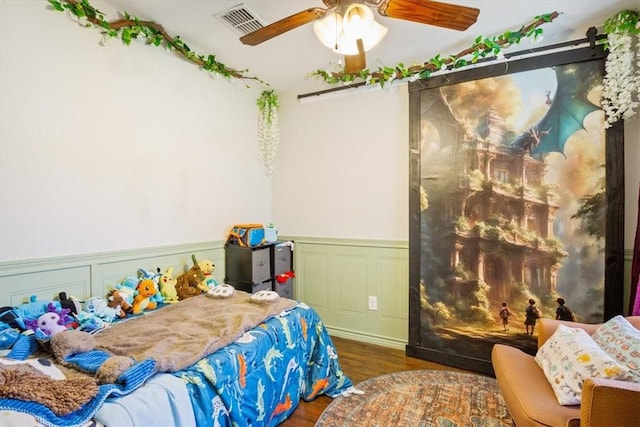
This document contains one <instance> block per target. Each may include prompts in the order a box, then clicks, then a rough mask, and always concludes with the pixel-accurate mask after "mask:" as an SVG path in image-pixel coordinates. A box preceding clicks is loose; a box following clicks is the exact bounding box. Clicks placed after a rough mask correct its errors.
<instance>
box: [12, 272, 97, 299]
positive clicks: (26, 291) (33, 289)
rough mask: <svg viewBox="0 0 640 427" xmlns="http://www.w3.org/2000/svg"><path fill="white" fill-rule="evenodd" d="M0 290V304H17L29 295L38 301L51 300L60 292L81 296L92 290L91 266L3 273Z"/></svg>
mask: <svg viewBox="0 0 640 427" xmlns="http://www.w3.org/2000/svg"><path fill="white" fill-rule="evenodd" d="M0 289H1V290H2V292H0V307H15V306H18V305H20V304H23V303H25V302H28V301H29V300H30V298H31V297H32V296H35V297H36V300H37V301H43V302H44V301H52V300H54V299H57V297H58V293H60V292H61V291H64V292H66V294H67V296H71V295H73V296H77V297H78V298H83V297H85V296H86V295H89V293H90V290H91V268H90V267H89V266H84V267H72V268H60V269H56V270H46V271H38V272H29V273H25V274H12V275H9V276H2V277H0Z"/></svg>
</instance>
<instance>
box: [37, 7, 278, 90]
mask: <svg viewBox="0 0 640 427" xmlns="http://www.w3.org/2000/svg"><path fill="white" fill-rule="evenodd" d="M47 1H48V2H49V4H50V5H51V6H52V7H53V9H55V10H57V11H60V12H64V11H67V12H68V13H69V14H70V15H73V16H75V17H76V19H77V20H78V22H79V23H80V24H81V25H83V26H94V27H96V28H99V29H100V30H102V34H103V35H104V36H105V37H111V38H119V39H120V40H122V43H124V44H125V45H126V46H129V45H130V44H131V41H132V40H134V39H144V40H146V43H147V44H152V45H154V46H161V47H164V48H166V49H169V50H171V51H173V52H175V53H176V54H177V55H178V56H181V57H182V58H184V59H186V60H187V61H189V62H191V63H193V64H195V65H197V66H199V67H200V68H202V69H203V70H205V71H208V72H211V73H214V74H218V75H220V76H223V77H225V78H227V79H231V78H235V79H240V80H243V81H246V80H255V81H258V82H260V83H262V84H265V85H266V83H265V82H263V81H262V80H260V79H259V78H257V77H254V76H250V75H248V74H247V72H248V71H247V70H236V69H234V68H229V67H227V66H226V65H224V64H223V63H222V62H219V61H217V60H216V57H215V55H206V56H205V55H199V54H197V53H195V52H194V51H192V50H191V49H190V48H189V46H188V45H187V44H186V43H185V42H184V41H183V40H182V39H180V37H179V36H176V37H172V36H171V35H169V34H168V33H167V32H166V31H165V29H164V27H162V25H160V24H156V23H155V22H152V21H143V20H140V19H138V18H136V17H131V16H130V15H129V14H128V13H127V12H122V16H123V17H122V18H121V19H117V20H115V21H107V20H106V19H105V17H104V14H103V13H102V12H100V11H99V10H98V9H96V8H95V7H93V6H91V4H90V3H89V1H88V0H47Z"/></svg>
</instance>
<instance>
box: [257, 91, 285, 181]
mask: <svg viewBox="0 0 640 427" xmlns="http://www.w3.org/2000/svg"><path fill="white" fill-rule="evenodd" d="M257 104H258V145H259V147H260V152H259V153H258V159H260V160H262V163H263V164H264V166H265V168H266V169H267V174H268V175H271V173H272V172H273V168H274V162H275V158H276V154H277V153H278V145H279V144H280V132H279V130H278V110H279V109H280V105H279V104H278V95H277V94H276V93H275V92H274V91H273V90H265V91H263V92H262V94H261V95H260V97H259V98H258V101H257Z"/></svg>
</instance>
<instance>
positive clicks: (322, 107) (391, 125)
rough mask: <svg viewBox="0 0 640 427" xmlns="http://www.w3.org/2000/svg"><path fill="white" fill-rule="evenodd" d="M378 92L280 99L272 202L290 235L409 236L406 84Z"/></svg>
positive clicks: (280, 223) (277, 219)
mask: <svg viewBox="0 0 640 427" xmlns="http://www.w3.org/2000/svg"><path fill="white" fill-rule="evenodd" d="M373 89H374V90H364V91H362V93H357V94H355V95H347V96H339V97H336V98H331V99H327V100H321V101H318V102H313V103H308V104H303V105H300V104H299V103H298V101H297V99H295V98H292V99H283V100H282V102H281V105H282V113H281V119H280V123H281V126H282V132H281V144H280V151H279V153H278V157H277V159H276V168H275V171H274V173H273V177H272V180H273V187H272V191H273V200H272V202H273V219H274V222H275V223H276V225H277V226H280V229H281V231H282V232H284V233H285V234H287V235H295V236H316V237H340V238H367V239H382V240H404V241H406V240H407V239H408V227H409V226H408V224H409V216H408V215H409V214H408V205H409V196H408V194H409V186H408V176H409V161H408V159H409V156H408V150H409V142H408V141H409V96H408V93H407V86H406V84H404V85H399V86H397V87H391V88H388V89H385V90H383V91H381V90H375V88H373ZM358 91H360V89H358Z"/></svg>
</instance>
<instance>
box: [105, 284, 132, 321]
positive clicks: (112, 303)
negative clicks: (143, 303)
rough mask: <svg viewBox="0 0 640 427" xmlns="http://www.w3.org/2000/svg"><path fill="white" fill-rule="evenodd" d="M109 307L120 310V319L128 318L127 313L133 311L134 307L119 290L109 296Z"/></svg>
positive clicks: (113, 291)
mask: <svg viewBox="0 0 640 427" xmlns="http://www.w3.org/2000/svg"><path fill="white" fill-rule="evenodd" d="M107 306H109V307H111V308H114V309H116V310H118V317H127V313H131V312H132V311H133V307H131V304H129V303H128V302H127V300H126V299H125V294H124V293H123V292H121V291H119V290H117V289H113V290H111V291H109V293H108V294H107Z"/></svg>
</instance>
